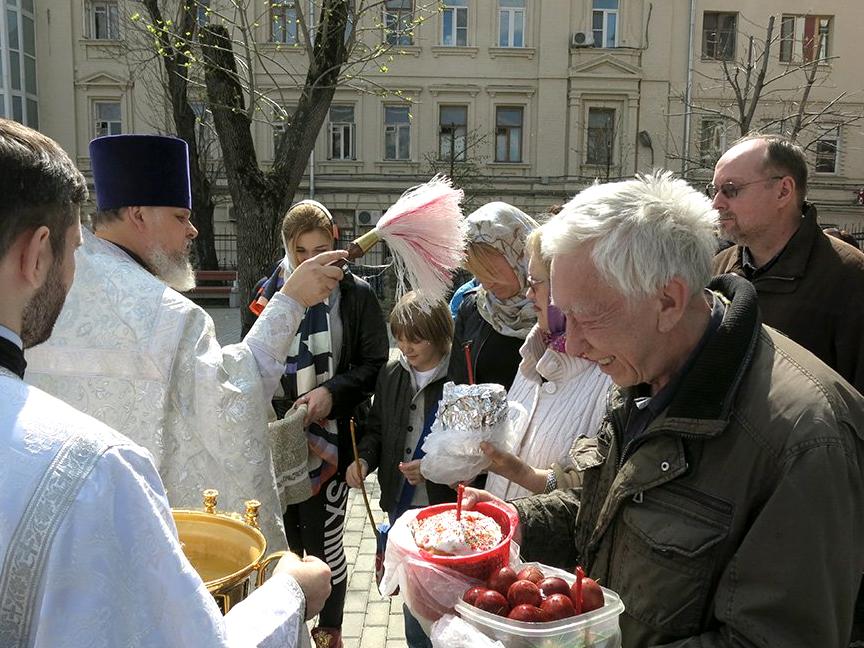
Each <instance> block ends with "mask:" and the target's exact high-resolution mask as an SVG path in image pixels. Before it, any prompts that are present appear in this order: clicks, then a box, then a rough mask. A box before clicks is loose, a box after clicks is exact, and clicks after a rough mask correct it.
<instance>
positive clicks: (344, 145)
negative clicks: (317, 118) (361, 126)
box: [329, 106, 356, 160]
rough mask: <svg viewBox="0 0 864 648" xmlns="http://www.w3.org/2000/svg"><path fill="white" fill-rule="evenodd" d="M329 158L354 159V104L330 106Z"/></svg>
mask: <svg viewBox="0 0 864 648" xmlns="http://www.w3.org/2000/svg"><path fill="white" fill-rule="evenodd" d="M329 153H330V155H329V157H330V159H331V160H354V159H356V156H355V155H354V106H331V107H330V151H329Z"/></svg>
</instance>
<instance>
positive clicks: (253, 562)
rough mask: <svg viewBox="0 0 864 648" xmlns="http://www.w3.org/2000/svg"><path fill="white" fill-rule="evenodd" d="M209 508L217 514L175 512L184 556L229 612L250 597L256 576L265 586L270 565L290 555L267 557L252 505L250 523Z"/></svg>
mask: <svg viewBox="0 0 864 648" xmlns="http://www.w3.org/2000/svg"><path fill="white" fill-rule="evenodd" d="M213 503H214V505H215V498H214V502H213ZM253 503H254V504H257V502H253ZM208 509H209V510H212V511H213V512H208V511H192V510H185V509H174V510H172V511H171V512H172V514H173V516H174V523H175V524H176V525H177V534H178V536H179V538H180V543H181V545H182V546H183V553H185V554H186V557H187V558H188V559H189V562H190V563H192V566H193V567H194V568H195V571H197V572H198V574H199V575H200V576H201V580H203V581H204V584H205V585H206V586H207V591H209V592H210V593H211V594H212V595H213V597H214V598H215V599H216V602H217V603H218V604H219V607H220V609H221V610H222V612H223V613H226V612H228V610H230V609H231V607H232V606H234V605H236V604H237V603H239V602H240V601H242V600H243V599H244V598H246V596H247V595H248V594H249V580H250V576H251V575H252V573H253V572H256V573H257V584H258V585H261V584H262V583H263V582H264V579H265V569H266V567H267V565H269V564H270V563H271V562H272V561H273V560H275V559H277V558H279V557H281V556H283V555H284V554H285V553H286V552H284V551H277V552H275V553H272V554H270V555H269V556H267V557H266V558H265V557H264V555H265V553H266V551H267V541H266V540H265V539H264V535H263V534H262V533H261V532H260V531H259V530H258V529H257V528H256V526H253V524H256V523H257V519H256V517H257V516H251V517H250V516H249V515H248V506H247V518H246V519H247V522H244V521H241V520H240V519H238V518H239V516H237V518H235V517H234V516H231V515H225V514H223V513H216V512H215V507H213V506H211V507H208ZM255 513H257V506H256V510H255Z"/></svg>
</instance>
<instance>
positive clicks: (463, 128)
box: [438, 106, 468, 160]
mask: <svg viewBox="0 0 864 648" xmlns="http://www.w3.org/2000/svg"><path fill="white" fill-rule="evenodd" d="M467 137H468V106H441V107H440V108H439V109H438V156H439V157H440V158H441V159H442V160H464V159H465V148H466V143H467Z"/></svg>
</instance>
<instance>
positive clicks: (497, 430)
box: [420, 383, 527, 484]
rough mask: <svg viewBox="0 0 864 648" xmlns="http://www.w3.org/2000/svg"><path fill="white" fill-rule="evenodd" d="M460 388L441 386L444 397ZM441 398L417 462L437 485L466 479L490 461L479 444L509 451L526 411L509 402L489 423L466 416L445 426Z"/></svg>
mask: <svg viewBox="0 0 864 648" xmlns="http://www.w3.org/2000/svg"><path fill="white" fill-rule="evenodd" d="M482 386H483V385H478V386H477V387H482ZM460 387H464V386H462V385H457V386H455V387H454V385H453V383H447V384H446V385H444V390H445V391H444V396H445V398H446V396H447V394H448V388H449V390H450V391H452V390H454V389H459V388H460ZM490 387H491V385H490ZM496 387H498V389H502V387H500V386H496ZM445 398H442V404H441V406H439V410H438V416H437V417H436V418H435V421H434V422H433V423H432V429H431V431H430V432H429V435H428V436H427V437H426V440H425V441H424V442H423V451H424V452H425V453H426V454H425V456H424V457H423V461H422V462H421V463H420V472H421V473H422V475H423V477H424V478H426V479H428V480H429V481H433V482H436V483H438V484H455V483H456V482H470V481H472V480H473V479H474V478H475V477H476V476H477V475H479V474H480V473H481V472H483V471H484V470H486V469H487V468H488V467H489V466H490V464H491V462H490V461H489V458H488V457H487V456H486V455H485V454H483V451H482V450H481V449H480V443H481V442H482V441H488V442H489V443H491V444H492V445H494V446H495V447H496V448H498V449H499V450H501V451H502V452H511V451H512V450H513V447H514V445H515V443H516V437H517V436H518V434H519V430H520V428H521V427H522V426H523V425H524V422H525V418H526V417H527V412H526V411H525V408H524V407H522V405H520V404H519V403H516V402H509V403H508V404H507V405H508V407H507V414H506V416H505V417H504V418H503V419H501V420H500V421H499V422H497V423H495V424H493V425H486V424H476V421H469V420H467V417H466V418H465V419H463V422H462V424H459V425H449V426H448V425H446V424H445V423H444V422H443V421H442V419H443V417H442V408H443V407H444V406H445Z"/></svg>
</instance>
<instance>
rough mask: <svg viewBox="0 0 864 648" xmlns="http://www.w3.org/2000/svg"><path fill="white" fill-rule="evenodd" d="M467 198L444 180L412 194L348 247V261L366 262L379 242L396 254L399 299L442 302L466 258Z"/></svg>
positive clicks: (401, 200)
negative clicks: (411, 296) (408, 295)
mask: <svg viewBox="0 0 864 648" xmlns="http://www.w3.org/2000/svg"><path fill="white" fill-rule="evenodd" d="M462 197H463V192H462V190H461V189H455V188H454V187H453V186H452V184H451V183H450V180H449V179H448V178H446V177H445V176H441V175H436V176H435V177H434V178H432V179H431V180H430V181H429V182H427V183H425V184H422V185H419V186H416V187H412V188H411V189H408V190H407V191H406V192H405V193H404V194H402V197H401V198H399V200H397V201H396V203H395V204H394V205H393V206H391V207H390V209H388V210H387V212H386V213H385V214H384V215H383V216H382V217H381V219H380V220H379V221H378V225H377V226H376V227H375V229H373V230H372V231H370V232H367V233H366V234H364V235H363V236H361V237H360V238H358V239H356V240H355V241H354V242H352V243H351V245H350V246H349V248H348V250H349V258H351V259H354V258H357V257H359V256H362V255H363V254H364V253H365V252H366V251H368V250H369V248H371V247H372V246H373V245H374V244H375V243H376V242H378V241H379V240H381V241H384V242H385V243H386V244H387V245H388V246H389V247H390V250H391V252H392V253H393V261H394V264H395V269H396V278H397V281H398V285H397V297H399V296H401V295H403V294H404V293H405V292H406V291H407V290H410V289H413V290H415V291H416V292H417V293H418V297H420V298H421V299H422V300H423V301H425V302H427V303H433V302H436V301H439V300H443V299H444V298H445V297H446V295H447V291H448V290H449V289H450V282H451V280H452V276H453V272H454V271H455V270H456V269H457V268H458V267H459V266H460V265H461V264H462V261H463V259H464V257H465V238H466V231H467V228H466V224H465V219H464V217H463V216H462V210H461V208H460V207H459V203H460V202H461V200H462Z"/></svg>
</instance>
